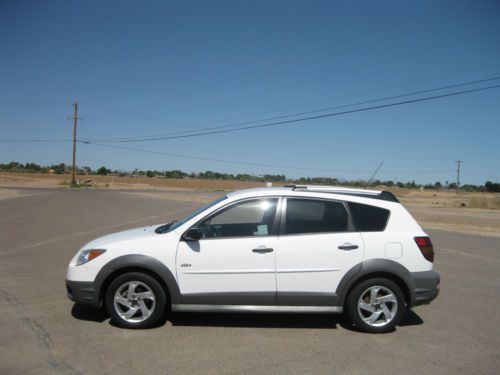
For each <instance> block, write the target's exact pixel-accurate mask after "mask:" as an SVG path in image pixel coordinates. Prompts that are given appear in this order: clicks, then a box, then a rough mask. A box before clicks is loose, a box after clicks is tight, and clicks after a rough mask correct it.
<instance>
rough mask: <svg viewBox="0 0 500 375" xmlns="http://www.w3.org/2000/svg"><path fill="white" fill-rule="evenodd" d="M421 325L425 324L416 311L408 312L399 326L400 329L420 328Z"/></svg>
mask: <svg viewBox="0 0 500 375" xmlns="http://www.w3.org/2000/svg"><path fill="white" fill-rule="evenodd" d="M421 324H424V321H423V320H422V318H421V317H420V316H419V315H418V314H417V313H416V312H415V311H413V310H406V314H405V316H404V317H403V320H401V323H399V326H400V327H407V326H419V325H421Z"/></svg>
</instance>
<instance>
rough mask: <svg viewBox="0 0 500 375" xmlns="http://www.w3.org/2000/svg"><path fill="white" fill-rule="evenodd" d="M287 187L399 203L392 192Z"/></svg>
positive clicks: (313, 186)
mask: <svg viewBox="0 0 500 375" xmlns="http://www.w3.org/2000/svg"><path fill="white" fill-rule="evenodd" d="M285 187H288V188H291V189H292V190H294V191H295V190H304V191H314V192H318V193H331V194H345V195H354V196H357V197H363V198H372V199H380V200H384V201H390V202H399V200H398V198H396V196H395V195H394V194H393V193H391V192H390V191H385V190H365V189H353V188H346V187H341V186H324V185H296V184H291V185H286V186H285Z"/></svg>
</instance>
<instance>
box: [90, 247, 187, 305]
mask: <svg viewBox="0 0 500 375" xmlns="http://www.w3.org/2000/svg"><path fill="white" fill-rule="evenodd" d="M127 271H131V272H141V271H142V272H145V273H146V274H150V275H151V276H153V277H155V276H156V278H158V279H159V281H160V282H161V283H162V284H163V285H164V287H165V288H166V290H165V291H166V292H167V293H168V296H169V298H170V303H171V304H175V303H180V302H182V300H181V293H180V290H179V286H178V284H177V280H176V278H175V277H174V275H173V273H172V272H171V271H170V270H169V269H168V267H167V266H165V265H164V264H163V263H162V262H160V261H159V260H157V259H155V258H153V257H150V256H147V255H141V254H130V255H123V256H120V257H118V258H115V259H113V260H111V261H110V262H108V263H106V265H105V266H104V267H103V268H101V270H100V271H99V272H98V274H97V276H96V278H95V281H94V287H95V291H96V293H97V296H98V300H99V303H100V304H102V299H103V295H104V291H105V290H106V288H107V286H108V285H109V283H110V282H111V280H112V279H113V278H114V277H115V276H117V275H119V274H122V273H124V272H127Z"/></svg>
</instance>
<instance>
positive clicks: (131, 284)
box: [127, 283, 136, 298]
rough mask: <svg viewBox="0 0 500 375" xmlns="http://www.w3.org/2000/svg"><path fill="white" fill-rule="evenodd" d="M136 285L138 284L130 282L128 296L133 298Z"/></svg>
mask: <svg viewBox="0 0 500 375" xmlns="http://www.w3.org/2000/svg"><path fill="white" fill-rule="evenodd" d="M135 286H136V284H135V283H129V284H128V295H127V297H128V298H131V297H132V295H133V294H134V291H135Z"/></svg>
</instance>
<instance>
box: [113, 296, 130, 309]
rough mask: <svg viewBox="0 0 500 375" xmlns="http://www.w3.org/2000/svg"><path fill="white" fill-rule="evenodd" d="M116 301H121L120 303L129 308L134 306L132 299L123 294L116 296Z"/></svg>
mask: <svg viewBox="0 0 500 375" xmlns="http://www.w3.org/2000/svg"><path fill="white" fill-rule="evenodd" d="M115 301H116V302H117V303H119V304H120V305H123V306H125V307H128V308H130V307H132V304H131V303H130V301H129V300H128V299H126V298H123V297H122V296H121V295H117V296H116V297H115Z"/></svg>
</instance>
